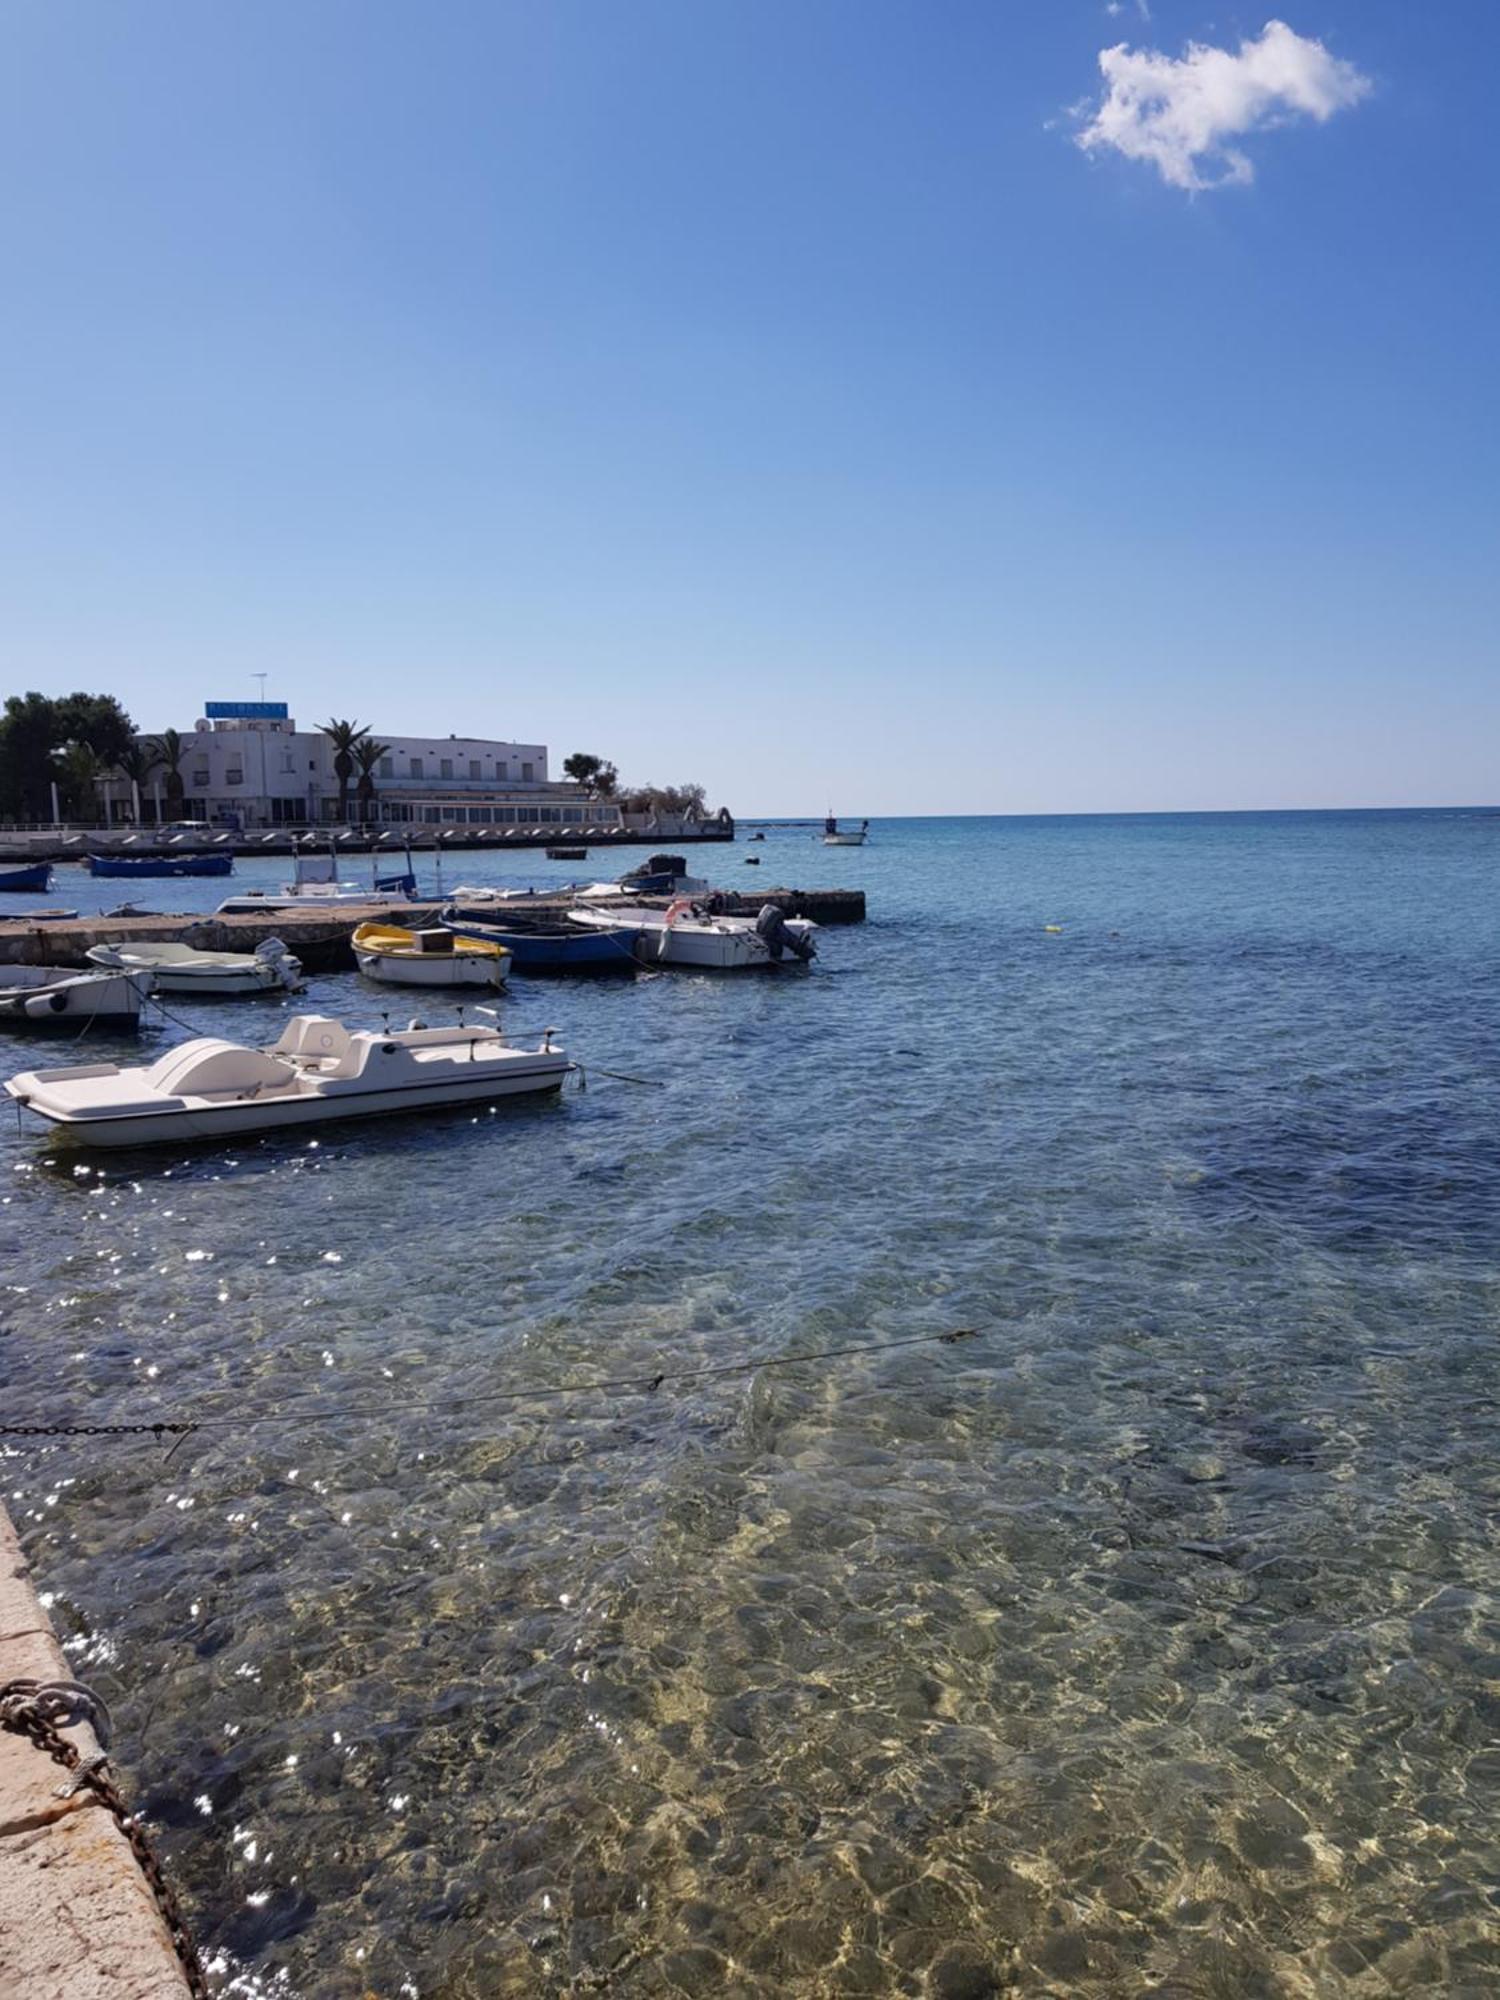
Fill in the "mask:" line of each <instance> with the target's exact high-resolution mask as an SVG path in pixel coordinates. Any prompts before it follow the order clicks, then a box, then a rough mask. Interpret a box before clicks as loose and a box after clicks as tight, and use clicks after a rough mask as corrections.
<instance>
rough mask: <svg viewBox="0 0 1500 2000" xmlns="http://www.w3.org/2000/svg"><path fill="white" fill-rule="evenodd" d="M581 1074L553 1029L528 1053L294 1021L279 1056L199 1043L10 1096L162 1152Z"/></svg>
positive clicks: (77, 1132)
mask: <svg viewBox="0 0 1500 2000" xmlns="http://www.w3.org/2000/svg"><path fill="white" fill-rule="evenodd" d="M572 1067H573V1065H572V1063H571V1062H570V1061H569V1060H568V1057H567V1054H566V1052H565V1051H564V1050H563V1049H560V1048H554V1047H553V1045H552V1036H551V1031H550V1030H549V1031H548V1032H547V1034H545V1035H544V1036H543V1037H542V1040H541V1043H540V1044H539V1046H538V1047H536V1048H535V1049H518V1048H513V1047H511V1046H510V1044H509V1043H507V1042H506V1041H505V1039H504V1037H503V1036H502V1035H501V1033H500V1031H499V1029H498V1028H493V1027H466V1026H454V1027H443V1028H424V1027H420V1026H415V1025H414V1026H413V1027H411V1028H408V1029H407V1030H406V1031H405V1032H404V1033H387V1032H382V1033H378V1034H370V1033H365V1032H364V1031H363V1030H359V1031H352V1030H350V1029H349V1028H347V1027H345V1025H344V1024H343V1022H342V1021H336V1020H334V1019H332V1018H331V1017H330V1016H328V1015H325V1014H294V1015H293V1017H292V1019H291V1020H290V1021H288V1023H287V1025H286V1028H285V1030H284V1032H283V1033H282V1035H281V1037H280V1039H279V1040H278V1041H276V1042H274V1043H273V1044H272V1045H271V1047H270V1048H265V1049H255V1048H246V1047H244V1046H243V1045H242V1044H240V1043H238V1042H227V1041H220V1040H218V1039H217V1038H216V1037H213V1036H200V1037H197V1038H195V1039H194V1040H193V1041H190V1042H182V1043H180V1044H179V1045H178V1046H177V1047H176V1048H175V1049H170V1050H168V1052H167V1054H166V1055H164V1056H160V1057H158V1058H157V1060H156V1061H155V1062H154V1063H151V1064H150V1065H148V1066H143V1067H132V1068H127V1067H125V1066H123V1065H121V1064H119V1063H79V1064H76V1065H73V1066H71V1067H68V1068H64V1069H50V1070H25V1071H22V1072H21V1073H20V1074H19V1075H17V1076H13V1077H11V1078H10V1080H9V1081H8V1082H7V1083H6V1085H5V1090H6V1093H7V1095H9V1096H11V1097H13V1098H14V1099H15V1100H16V1102H17V1104H19V1105H20V1106H21V1107H22V1109H23V1110H26V1111H32V1112H35V1113H36V1115H37V1116H38V1117H39V1118H43V1119H45V1120H46V1121H47V1122H48V1123H49V1124H50V1125H52V1126H53V1127H54V1128H55V1129H56V1130H57V1131H58V1132H59V1133H62V1134H66V1135H67V1136H68V1137H70V1138H72V1139H76V1140H78V1141H79V1142H80V1143H81V1144H83V1145H85V1146H106V1147H119V1146H159V1145H168V1144H171V1145H176V1144H181V1143H182V1142H184V1141H187V1140H195V1139H208V1140H224V1139H238V1138H242V1137H244V1136H245V1135H247V1134H250V1133H258V1132H277V1131H284V1130H290V1129H292V1128H293V1127H301V1126H304V1125H318V1124H324V1123H327V1122H328V1121H330V1120H332V1119H339V1118H374V1117H381V1116H387V1115H394V1114H396V1113H398V1112H413V1111H435V1110H446V1109H449V1108H451V1107H453V1106H456V1105H465V1104H484V1103H490V1102H494V1101H495V1100H497V1099H499V1098H503V1097H519V1096H525V1095H531V1094H534V1093H539V1092H544V1091H555V1090H558V1089H560V1088H561V1087H562V1082H563V1079H564V1077H565V1076H566V1075H567V1074H568V1072H569V1070H570V1069H571V1068H572Z"/></svg>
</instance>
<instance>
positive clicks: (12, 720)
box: [0, 693, 62, 820]
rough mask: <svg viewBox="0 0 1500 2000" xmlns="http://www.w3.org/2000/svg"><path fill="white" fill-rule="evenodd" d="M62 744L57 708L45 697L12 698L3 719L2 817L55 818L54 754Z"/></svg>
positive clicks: (0, 765) (0, 727) (0, 738)
mask: <svg viewBox="0 0 1500 2000" xmlns="http://www.w3.org/2000/svg"><path fill="white" fill-rule="evenodd" d="M61 742H62V735H61V732H60V729H59V726H58V720H57V704H56V702H54V701H49V700H48V698H47V696H46V695H43V694H36V693H32V694H13V695H11V696H10V697H9V698H8V699H7V701H6V704H5V713H4V714H3V716H0V816H3V817H4V818H6V819H17V820H44V819H50V818H51V817H52V795H51V791H50V789H49V788H50V786H51V783H52V753H53V751H54V750H55V749H57V747H58V746H59V744H60V743H61Z"/></svg>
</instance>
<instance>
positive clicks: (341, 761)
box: [318, 721, 389, 826]
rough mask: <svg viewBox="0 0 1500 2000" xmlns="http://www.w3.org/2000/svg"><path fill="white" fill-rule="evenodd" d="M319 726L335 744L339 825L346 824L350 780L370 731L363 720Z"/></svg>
mask: <svg viewBox="0 0 1500 2000" xmlns="http://www.w3.org/2000/svg"><path fill="white" fill-rule="evenodd" d="M318 727H319V728H320V729H321V730H322V732H323V734H324V735H325V736H326V737H327V738H328V740H329V742H330V743H331V744H332V745H333V775H334V776H335V777H336V778H337V779H338V781H339V814H338V817H339V825H340V826H344V825H346V824H347V822H348V818H349V780H350V779H351V778H352V777H353V776H354V759H355V757H356V755H357V754H358V750H359V746H360V744H361V743H362V742H363V741H364V739H365V738H366V737H367V736H368V735H369V733H370V732H369V730H368V729H367V728H366V727H365V725H364V724H363V723H362V722H337V721H335V722H321V723H319V725H318ZM387 748H389V746H387Z"/></svg>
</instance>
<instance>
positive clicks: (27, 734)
mask: <svg viewBox="0 0 1500 2000" xmlns="http://www.w3.org/2000/svg"><path fill="white" fill-rule="evenodd" d="M134 730H135V725H134V724H133V723H132V722H131V720H130V717H129V716H128V715H127V714H126V713H125V711H124V709H123V708H121V706H120V704H119V703H118V702H117V701H116V700H115V698H114V696H113V695H108V694H69V695H63V696H60V697H56V698H54V697H51V696H48V695H43V694H37V693H35V692H34V691H33V692H32V693H29V694H13V695H11V696H9V697H8V699H7V700H6V703H5V709H4V713H3V714H0V818H6V819H19V820H43V819H50V818H51V815H52V791H51V788H52V784H53V782H54V780H55V781H56V782H57V784H58V788H59V792H61V790H62V789H63V785H64V782H65V781H67V780H69V777H70V772H69V770H68V769H65V768H64V767H63V766H62V765H61V764H59V763H58V761H57V760H56V757H55V753H56V752H58V751H61V750H66V749H67V748H68V747H69V746H73V747H75V748H77V749H79V750H87V751H89V752H90V753H91V755H92V756H94V757H95V758H96V759H98V761H99V763H101V764H103V765H109V764H112V763H114V761H115V759H116V757H117V756H118V755H119V753H120V752H121V751H122V750H124V749H125V747H126V746H127V745H128V744H129V742H130V740H131V738H132V736H133V734H134ZM82 769H83V766H82V764H81V763H78V764H76V765H75V766H74V767H72V772H71V775H72V776H73V777H77V776H78V775H79V774H80V773H81V771H82ZM74 803H75V804H78V803H80V796H79V795H78V794H77V791H76V787H75V792H74ZM81 803H82V804H83V806H84V807H85V808H86V810H87V812H88V815H89V817H90V818H92V816H93V810H94V805H95V803H96V802H95V801H94V800H93V799H92V798H86V799H81Z"/></svg>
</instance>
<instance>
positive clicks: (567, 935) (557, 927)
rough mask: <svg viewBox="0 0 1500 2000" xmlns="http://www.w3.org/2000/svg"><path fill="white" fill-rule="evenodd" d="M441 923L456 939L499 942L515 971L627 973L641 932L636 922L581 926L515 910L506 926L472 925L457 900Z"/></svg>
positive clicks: (557, 918)
mask: <svg viewBox="0 0 1500 2000" xmlns="http://www.w3.org/2000/svg"><path fill="white" fill-rule="evenodd" d="M443 922H444V923H445V924H447V925H448V927H449V928H450V930H453V931H455V932H456V933H457V935H458V936H459V937H468V938H482V939H483V940H484V941H485V942H486V943H487V944H498V945H503V946H504V947H505V949H506V950H507V951H508V952H509V953H510V955H511V969H512V970H513V971H515V972H630V971H632V970H633V969H634V967H635V963H636V959H635V941H636V939H637V938H638V937H639V936H640V930H639V927H638V926H637V925H635V924H613V925H611V926H610V927H609V928H608V929H607V930H601V929H596V928H592V927H591V928H590V929H588V930H583V929H581V928H580V927H579V926H578V925H577V924H570V923H569V922H568V921H567V919H566V918H565V917H553V916H544V915H541V914H538V915H536V916H525V915H523V914H522V913H521V912H519V911H518V912H517V913H516V915H515V916H513V917H509V916H508V917H507V918H506V921H505V923H504V924H480V923H473V922H470V921H468V920H466V918H465V916H464V913H463V909H462V907H461V905H459V904H456V903H449V904H448V905H447V906H446V907H445V909H444V911H443Z"/></svg>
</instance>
